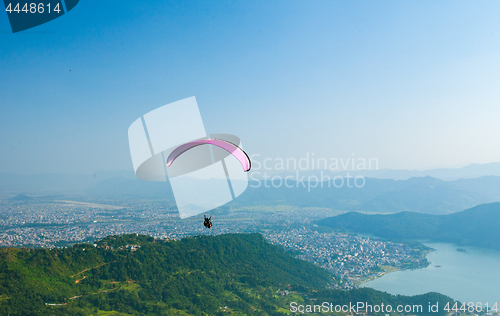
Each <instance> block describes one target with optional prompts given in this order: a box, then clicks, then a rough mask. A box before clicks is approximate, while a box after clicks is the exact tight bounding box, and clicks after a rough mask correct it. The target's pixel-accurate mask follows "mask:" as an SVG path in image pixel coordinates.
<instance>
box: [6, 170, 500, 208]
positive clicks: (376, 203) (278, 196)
mask: <svg viewBox="0 0 500 316" xmlns="http://www.w3.org/2000/svg"><path fill="white" fill-rule="evenodd" d="M478 166H479V167H478ZM495 166H496V164H488V166H487V167H485V166H484V165H471V166H468V167H465V168H461V169H457V170H462V171H463V170H466V171H467V170H469V171H467V172H469V174H470V175H472V174H473V172H472V171H471V170H475V171H474V172H476V171H477V172H479V171H480V170H483V171H484V170H490V171H491V170H493V169H494V168H493V167H495ZM443 170H444V169H443ZM450 170H451V169H450ZM443 172H444V171H443ZM463 172H465V171H463ZM300 177H302V174H301V175H300ZM332 178H333V177H332ZM305 180H307V176H306V177H305ZM358 183H359V182H358ZM288 184H289V186H291V187H286V186H285V184H284V183H282V185H281V186H280V187H276V186H273V185H272V183H271V181H270V180H268V181H267V184H266V183H264V181H260V182H258V181H250V182H249V187H248V188H247V190H246V191H245V192H244V193H243V194H242V195H241V196H239V197H238V198H237V199H235V200H234V201H232V202H231V203H230V204H229V205H228V206H248V205H252V206H255V205H291V206H299V207H326V208H333V209H338V210H346V211H362V212H370V213H397V212H402V211H408V212H418V213H426V214H450V213H454V212H458V211H461V210H464V209H466V208H470V207H473V206H475V205H478V204H484V203H490V202H500V176H482V177H479V178H464V179H459V180H453V181H444V180H440V179H436V178H433V177H430V176H425V177H413V178H409V179H406V180H394V179H378V178H365V183H364V186H363V187H360V188H358V187H356V186H354V185H353V184H352V179H351V185H350V187H348V185H347V183H345V184H344V185H343V186H342V187H335V186H334V185H333V184H332V182H331V181H330V182H321V183H311V184H310V187H309V183H308V182H307V181H303V182H301V183H297V182H294V181H293V180H292V181H289V182H288ZM290 184H291V185H290ZM0 192H3V193H4V194H7V198H11V197H15V196H17V195H20V194H21V197H20V198H17V199H18V200H19V202H22V201H29V197H30V196H31V195H35V196H36V195H39V196H44V195H45V196H47V195H51V194H52V195H53V194H69V193H78V194H86V195H89V196H100V197H115V198H132V199H133V198H139V199H166V200H172V201H173V200H174V196H173V192H172V189H171V187H170V183H169V182H168V181H167V182H147V181H142V180H139V179H137V178H135V176H134V174H133V173H131V172H126V171H123V172H107V173H104V172H103V173H96V174H95V175H74V176H67V175H56V174H46V175H42V174H41V175H14V174H2V175H1V177H0ZM23 194H24V195H23ZM10 201H12V202H14V201H13V200H10ZM35 202H36V201H35Z"/></svg>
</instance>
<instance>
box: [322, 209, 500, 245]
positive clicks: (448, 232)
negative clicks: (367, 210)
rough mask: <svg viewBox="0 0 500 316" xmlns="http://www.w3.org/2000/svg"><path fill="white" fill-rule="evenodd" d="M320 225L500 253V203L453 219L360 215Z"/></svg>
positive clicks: (413, 215)
mask: <svg viewBox="0 0 500 316" xmlns="http://www.w3.org/2000/svg"><path fill="white" fill-rule="evenodd" d="M318 224H319V225H323V226H328V227H331V228H335V229H338V230H342V231H351V232H356V233H368V234H373V235H376V236H379V237H383V238H391V239H429V240H433V241H440V242H452V243H457V244H459V245H464V246H466V245H469V246H477V247H484V248H490V249H495V250H500V230H499V229H498V227H500V203H490V204H482V205H478V206H475V207H473V208H470V209H467V210H465V211H462V212H457V213H453V214H450V215H429V214H419V213H410V212H401V213H397V214H389V215H380V214H377V215H367V214H361V213H357V212H351V213H345V214H342V215H339V216H335V217H329V218H325V219H323V220H321V221H319V222H318Z"/></svg>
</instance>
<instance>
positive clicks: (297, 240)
mask: <svg viewBox="0 0 500 316" xmlns="http://www.w3.org/2000/svg"><path fill="white" fill-rule="evenodd" d="M265 236H266V238H267V240H269V241H270V242H271V243H273V244H277V245H280V246H282V247H284V248H285V249H290V250H293V251H294V252H295V253H298V255H297V258H300V259H303V260H307V261H310V262H312V263H314V264H317V265H319V266H321V267H322V268H325V269H326V270H328V271H330V272H331V273H332V274H333V275H334V276H335V278H336V280H335V283H334V286H335V287H341V288H353V287H355V286H356V285H357V284H359V283H361V282H363V281H366V280H368V279H371V278H373V277H376V276H378V275H379V274H381V273H383V269H381V267H385V266H388V267H393V268H398V269H404V268H408V267H416V266H422V265H425V263H426V262H427V261H426V259H425V257H424V256H423V255H422V254H421V252H420V251H415V250H414V249H413V248H411V247H410V246H408V245H405V244H400V243H393V242H388V241H380V240H374V239H371V238H367V237H360V236H354V235H348V234H341V233H335V234H332V233H320V232H318V231H315V230H312V229H310V228H306V227H304V228H299V229H287V230H282V231H279V232H278V231H274V232H268V233H266V234H265Z"/></svg>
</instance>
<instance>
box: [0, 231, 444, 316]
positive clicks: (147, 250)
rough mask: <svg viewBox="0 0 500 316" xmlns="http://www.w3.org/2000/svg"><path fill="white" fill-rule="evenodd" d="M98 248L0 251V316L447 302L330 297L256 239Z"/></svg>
mask: <svg viewBox="0 0 500 316" xmlns="http://www.w3.org/2000/svg"><path fill="white" fill-rule="evenodd" d="M96 246H97V247H95V246H93V245H90V244H80V245H77V246H74V247H72V248H67V249H53V250H48V249H37V250H34V249H12V248H3V249H0V267H1V268H0V315H282V314H283V312H284V313H287V311H288V310H289V306H290V305H289V304H290V302H291V301H295V302H298V303H299V304H314V302H316V301H318V300H321V302H322V301H328V302H343V303H344V304H345V303H347V304H348V303H349V302H350V301H352V302H357V301H366V302H371V303H372V304H380V303H386V304H388V303H394V304H395V303H397V302H403V301H405V300H406V301H412V302H420V301H426V300H427V301H431V302H435V301H440V302H445V301H449V299H448V298H447V297H445V296H443V295H439V294H432V293H431V294H428V295H426V296H423V297H422V296H421V297H415V298H412V297H403V296H392V295H389V294H386V293H381V292H378V291H375V290H371V289H361V290H354V291H349V292H344V291H341V290H327V289H326V285H327V283H328V281H329V280H330V279H331V276H330V275H329V274H328V273H327V272H326V271H325V270H323V269H320V268H318V267H316V266H314V265H312V264H310V263H308V262H305V261H301V260H298V259H295V258H293V257H292V256H291V255H289V254H288V253H286V252H284V251H282V250H281V249H280V248H278V247H276V246H273V245H271V244H269V243H267V242H266V241H265V239H264V238H263V237H262V236H261V235H259V234H249V235H242V234H228V235H220V236H215V237H208V236H203V237H193V238H185V239H183V240H181V241H160V242H155V241H154V240H153V239H152V238H151V237H147V236H142V235H135V234H133V235H124V236H110V237H107V238H105V239H103V240H101V241H99V242H98V243H97V244H96ZM284 291H287V293H285V294H288V295H281V294H282V292H284ZM427 301H426V305H427ZM52 304H57V305H52ZM443 306H444V304H443ZM434 315H436V314H435V313H434Z"/></svg>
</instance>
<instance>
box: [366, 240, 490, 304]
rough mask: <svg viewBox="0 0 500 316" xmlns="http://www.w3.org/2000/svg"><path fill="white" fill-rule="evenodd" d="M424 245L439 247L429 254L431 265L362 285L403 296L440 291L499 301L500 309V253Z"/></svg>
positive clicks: (460, 297) (473, 299)
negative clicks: (463, 250) (460, 250)
mask: <svg viewBox="0 0 500 316" xmlns="http://www.w3.org/2000/svg"><path fill="white" fill-rule="evenodd" d="M425 245H427V246H429V247H431V248H434V249H436V250H437V251H434V252H432V253H430V254H429V255H427V259H428V260H429V262H430V263H431V264H430V265H429V267H427V268H425V269H419V270H408V271H396V272H393V273H388V274H385V275H384V276H382V277H381V278H378V279H375V280H373V281H370V282H366V283H364V284H363V285H362V286H363V287H371V288H374V289H376V290H380V291H385V292H388V293H391V294H403V295H417V294H423V293H427V292H439V293H442V294H445V295H448V296H449V297H451V298H453V299H456V300H459V301H461V302H482V303H483V304H484V303H486V302H489V303H490V306H491V305H492V302H498V304H499V308H500V252H497V251H492V250H486V249H481V248H475V247H460V248H464V249H466V251H467V252H466V253H463V252H459V251H457V248H458V247H457V246H455V245H452V244H441V243H425ZM437 266H441V267H437Z"/></svg>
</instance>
